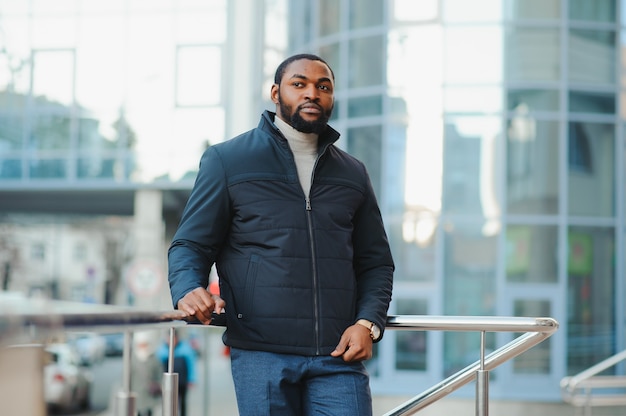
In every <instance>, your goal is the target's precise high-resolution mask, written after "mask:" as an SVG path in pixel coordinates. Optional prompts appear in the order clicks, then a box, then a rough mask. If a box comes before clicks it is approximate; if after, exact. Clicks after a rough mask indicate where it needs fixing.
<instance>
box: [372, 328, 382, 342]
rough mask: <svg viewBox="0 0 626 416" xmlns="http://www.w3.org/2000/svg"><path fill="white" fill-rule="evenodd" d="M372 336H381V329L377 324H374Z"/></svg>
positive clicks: (375, 337) (376, 337)
mask: <svg viewBox="0 0 626 416" xmlns="http://www.w3.org/2000/svg"><path fill="white" fill-rule="evenodd" d="M372 337H373V338H374V339H378V338H379V337H380V329H379V328H378V326H377V325H372Z"/></svg>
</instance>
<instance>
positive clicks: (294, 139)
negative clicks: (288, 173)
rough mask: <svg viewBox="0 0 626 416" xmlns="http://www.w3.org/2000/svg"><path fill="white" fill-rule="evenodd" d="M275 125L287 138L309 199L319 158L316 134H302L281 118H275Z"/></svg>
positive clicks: (299, 177) (301, 183)
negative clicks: (314, 169)
mask: <svg viewBox="0 0 626 416" xmlns="http://www.w3.org/2000/svg"><path fill="white" fill-rule="evenodd" d="M274 124H276V127H278V130H280V132H281V133H282V134H283V136H285V138H286V139H287V142H288V143H289V147H290V148H291V151H292V152H293V157H294V159H295V161H296V170H297V171H298V179H300V185H301V186H302V190H303V191H304V194H305V195H306V197H307V198H308V197H309V191H310V190H311V179H312V178H313V165H315V158H317V139H318V135H317V134H315V133H302V132H301V131H298V130H296V129H294V128H293V127H291V126H290V125H289V124H287V123H286V122H284V121H283V120H282V119H281V118H280V117H278V116H276V117H274Z"/></svg>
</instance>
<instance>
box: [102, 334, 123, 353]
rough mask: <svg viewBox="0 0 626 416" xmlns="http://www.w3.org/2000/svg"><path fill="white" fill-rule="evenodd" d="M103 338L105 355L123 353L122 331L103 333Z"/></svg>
mask: <svg viewBox="0 0 626 416" xmlns="http://www.w3.org/2000/svg"><path fill="white" fill-rule="evenodd" d="M102 337H103V338H104V344H105V348H104V355H106V356H107V357H119V356H121V355H124V333H122V332H116V333H114V334H103V335H102Z"/></svg>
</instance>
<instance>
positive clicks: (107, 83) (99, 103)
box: [75, 14, 147, 112]
mask: <svg viewBox="0 0 626 416" xmlns="http://www.w3.org/2000/svg"><path fill="white" fill-rule="evenodd" d="M82 22H83V23H82V24H81V29H80V42H81V45H85V47H83V48H81V49H80V53H79V54H78V56H77V60H76V73H77V77H76V79H75V83H76V84H75V85H76V101H77V102H78V103H80V105H81V106H83V107H85V108H89V109H90V110H92V111H109V112H110V111H116V112H117V111H119V109H120V107H121V106H122V103H123V102H124V100H125V95H126V94H127V92H128V91H127V87H128V85H127V80H128V76H129V73H128V72H127V68H126V67H125V65H123V64H122V62H124V61H125V59H127V58H126V57H125V52H124V51H125V50H126V46H125V45H126V44H127V42H128V40H127V39H125V37H124V34H125V33H126V31H125V30H121V28H124V27H126V25H127V24H128V23H127V22H126V21H125V19H124V17H123V16H122V15H117V14H114V15H104V16H100V15H98V16H85V17H83V18H82ZM112 27H116V28H120V30H113V31H112V30H110V28H112ZM104 33H106V36H104V35H103V34H104ZM144 64H147V63H146V62H144ZM137 68H139V66H135V67H133V69H137ZM135 82H136V81H135ZM144 82H145V81H144Z"/></svg>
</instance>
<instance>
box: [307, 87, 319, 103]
mask: <svg viewBox="0 0 626 416" xmlns="http://www.w3.org/2000/svg"><path fill="white" fill-rule="evenodd" d="M304 93H305V98H306V99H308V100H311V101H315V100H317V99H318V98H319V90H318V89H317V86H316V85H315V84H309V85H308V86H307V87H306V90H305V91H304Z"/></svg>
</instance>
